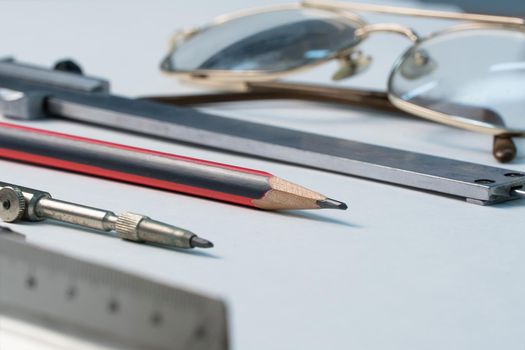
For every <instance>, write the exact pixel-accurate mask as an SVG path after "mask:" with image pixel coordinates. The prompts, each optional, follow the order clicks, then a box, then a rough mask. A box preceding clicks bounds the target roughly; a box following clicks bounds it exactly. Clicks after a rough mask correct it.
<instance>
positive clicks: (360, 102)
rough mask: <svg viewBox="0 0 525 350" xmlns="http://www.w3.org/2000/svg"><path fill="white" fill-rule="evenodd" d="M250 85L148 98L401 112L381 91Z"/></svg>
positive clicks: (172, 101)
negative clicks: (319, 104)
mask: <svg viewBox="0 0 525 350" xmlns="http://www.w3.org/2000/svg"><path fill="white" fill-rule="evenodd" d="M246 85H247V91H244V92H221V93H210V94H198V95H178V96H151V97H146V98H147V99H150V100H155V101H157V102H164V103H170V104H175V105H179V106H185V105H196V104H209V103H222V102H239V101H253V100H304V101H314V102H322V103H340V104H346V105H353V106H359V107H365V108H366V107H369V108H377V109H381V110H387V111H391V112H399V109H397V108H396V107H394V106H393V105H392V104H391V103H390V101H389V100H388V96H387V94H386V93H385V92H381V91H366V90H357V89H348V88H344V89H340V88H333V87H324V86H319V85H307V84H293V83H283V82H251V83H247V84H246Z"/></svg>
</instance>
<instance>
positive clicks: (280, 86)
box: [153, 0, 525, 162]
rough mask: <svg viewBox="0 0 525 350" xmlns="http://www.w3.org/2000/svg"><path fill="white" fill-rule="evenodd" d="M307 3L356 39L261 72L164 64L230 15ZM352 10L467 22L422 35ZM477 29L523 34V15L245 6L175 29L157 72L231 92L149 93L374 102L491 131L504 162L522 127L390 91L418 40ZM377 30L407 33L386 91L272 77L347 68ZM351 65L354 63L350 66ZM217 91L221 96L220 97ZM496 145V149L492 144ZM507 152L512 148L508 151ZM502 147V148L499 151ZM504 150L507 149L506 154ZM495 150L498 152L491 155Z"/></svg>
mask: <svg viewBox="0 0 525 350" xmlns="http://www.w3.org/2000/svg"><path fill="white" fill-rule="evenodd" d="M300 8H313V9H319V10H324V11H328V12H333V13H336V14H339V15H341V16H344V17H345V18H348V19H350V20H352V21H354V22H355V23H356V28H357V29H356V32H355V35H356V40H355V44H354V45H352V46H351V47H349V48H346V49H343V50H340V51H338V52H336V53H334V54H333V55H331V56H329V57H325V58H323V59H319V60H316V61H314V62H311V63H308V64H304V65H302V66H300V67H298V68H293V69H288V70H284V71H279V72H265V71H231V70H191V71H184V70H177V71H174V70H173V68H172V67H171V66H170V57H171V56H172V55H173V54H174V53H175V51H176V50H177V49H178V48H179V46H180V45H181V43H184V42H185V41H187V40H189V39H191V38H192V37H193V36H195V35H197V34H199V33H201V32H203V31H205V30H208V29H210V28H213V27H216V26H219V25H221V24H224V23H226V22H229V21H232V20H234V19H237V18H240V17H245V16H250V15H255V14H261V13H265V12H273V11H278V10H286V9H300ZM356 12H374V13H383V14H389V15H402V16H415V17H426V18H433V19H449V20H460V21H467V22H469V23H464V24H459V25H455V26H451V27H448V28H446V29H444V30H441V31H438V32H435V33H432V34H430V35H427V36H425V37H421V36H419V35H418V34H417V33H416V32H415V31H414V30H412V29H411V28H409V27H406V26H402V25H400V24H392V23H378V24H370V23H368V22H367V21H365V20H364V19H363V18H362V17H361V16H359V15H358V14H357V13H356ZM480 29H505V30H512V31H518V32H522V33H524V34H525V20H524V19H522V18H517V17H506V16H493V15H483V14H472V13H455V12H445V11H433V10H421V9H413V8H404V7H393V6H383V5H373V4H362V3H346V2H341V1H337V0H303V1H301V2H299V3H292V4H284V5H276V6H269V7H264V8H257V9H249V10H243V11H238V12H235V13H232V14H228V15H223V16H220V17H217V18H215V19H214V20H212V21H211V22H210V23H209V24H207V25H205V26H202V27H195V28H191V29H187V30H183V31H179V32H177V33H176V34H175V35H174V36H173V37H172V39H171V41H170V47H169V52H168V54H167V55H166V57H165V58H164V59H163V61H162V62H161V65H160V68H161V71H162V72H163V73H165V74H168V75H170V76H176V77H178V78H179V79H181V80H183V81H186V82H190V83H195V84H199V85H205V86H209V87H215V88H220V89H223V90H227V91H232V92H237V93H230V94H209V95H201V96H194V97H191V96H187V98H184V97H154V98H153V99H156V100H158V101H161V102H168V103H174V104H193V103H210V102H211V103H214V102H225V101H236V100H248V99H259V98H261V99H263V98H270V99H271V98H298V99H308V98H314V100H316V101H323V102H338V103H347V104H354V105H361V106H368V107H376V108H377V107H378V108H382V109H387V110H395V111H404V112H407V113H409V114H412V115H415V116H418V117H422V118H424V119H427V120H431V121H434V122H437V123H441V124H445V125H449V126H453V127H457V128H462V129H467V130H470V131H474V132H480V133H485V134H491V135H494V136H495V140H494V150H493V153H494V156H495V157H496V158H497V159H498V160H499V161H502V162H505V161H509V160H510V159H512V158H513V157H514V155H515V152H516V149H515V146H514V144H513V142H512V139H511V137H514V136H525V130H516V129H511V128H507V127H506V126H505V125H504V122H503V120H502V119H501V118H500V117H499V116H497V115H495V116H494V114H495V113H493V112H491V113H492V114H493V115H492V116H491V118H489V119H490V120H491V122H490V123H488V122H486V121H484V119H485V118H483V117H481V118H480V119H473V118H470V117H462V116H461V115H451V114H447V113H442V112H438V111H435V110H432V109H429V108H426V107H422V106H419V105H416V104H414V103H412V102H409V101H406V100H403V99H401V98H399V97H397V96H395V95H394V94H393V93H391V91H393V90H392V83H393V76H394V73H395V72H396V70H397V68H398V66H399V65H400V64H401V63H402V62H403V60H404V58H405V56H406V55H407V54H409V53H410V52H411V51H412V50H413V49H414V48H417V46H418V45H421V44H422V43H425V42H426V41H427V40H431V39H434V38H436V37H438V36H441V35H446V34H449V33H451V32H458V31H467V30H480ZM379 32H383V33H385V32H387V33H398V34H401V35H403V36H405V37H407V38H408V39H409V40H410V41H411V42H412V46H411V47H410V48H409V49H407V50H406V51H405V53H404V54H403V55H401V57H399V58H397V60H396V61H395V63H394V65H393V67H392V70H391V73H390V76H389V79H388V83H387V90H386V92H379V91H366V90H355V89H349V88H337V87H327V86H317V85H313V84H300V83H287V82H281V81H278V79H279V78H282V77H284V76H287V75H291V74H294V73H297V72H300V71H303V70H307V69H311V68H314V67H316V66H319V65H322V64H324V63H327V62H328V61H333V60H339V61H340V62H341V65H342V68H341V69H344V68H345V67H346V68H347V69H348V66H349V65H351V64H355V62H352V60H351V55H352V54H353V53H355V52H356V51H355V49H356V47H359V44H360V43H361V42H363V41H364V40H365V39H367V38H368V36H369V35H371V34H374V33H379ZM356 69H357V68H356ZM221 96H222V97H221ZM498 147H499V149H497V148H498ZM512 151H513V152H514V153H513V154H510V153H512ZM502 152H503V153H502ZM509 152H510V153H509ZM497 153H498V154H497Z"/></svg>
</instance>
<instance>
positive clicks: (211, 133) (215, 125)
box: [0, 63, 525, 204]
mask: <svg viewBox="0 0 525 350" xmlns="http://www.w3.org/2000/svg"><path fill="white" fill-rule="evenodd" d="M13 64H15V63H13ZM0 87H3V88H8V89H11V90H16V91H19V92H21V93H26V92H32V91H46V94H47V96H48V97H46V99H45V103H44V104H42V109H43V110H44V111H45V112H46V113H47V115H48V116H50V117H60V118H66V119H69V120H76V121H80V122H85V123H90V124H96V125H101V126H107V127H111V128H116V129H120V130H126V131H132V132H137V133H141V134H147V135H151V136H157V137H161V138H165V139H169V140H173V141H178V142H186V143H190V144H195V145H199V146H207V147H211V148H215V149H221V150H226V151H232V152H236V153H241V154H246V155H251V156H256V157H262V158H268V159H274V160H278V161H283V162H288V163H293V164H297V165H300V166H306V167H312V168H318V169H322V170H326V171H332V172H336V173H342V174H347V175H352V176H358V177H362V178H366V179H371V180H377V181H381V182H386V183H391V184H396V185H401V186H407V187H411V188H415V189H420V190H428V191H433V192H439V193H443V194H447V195H452V196H456V197H462V198H465V199H466V200H468V201H469V202H472V203H477V204H492V203H497V202H502V201H507V200H512V199H516V198H518V196H517V195H516V194H514V193H511V190H512V189H514V188H517V187H520V186H523V185H525V176H524V174H522V173H516V172H515V171H512V170H509V169H503V168H497V167H490V166H485V165H480V164H474V163H468V162H463V161H457V160H453V159H446V158H440V157H435V156H430V155H425V154H421V153H415V152H410V151H403V150H397V149H392V148H387V147H381V146H375V145H370V144H366V143H361V142H355V141H350V140H344V139H338V138H334V137H330V136H324V135H317V134H312V133H306V132H301V131H297V130H291V129H285V128H279V127H274V126H269V125H264V124H257V123H251V122H247V121H242V120H236V119H232V118H225V117H219V116H215V115H211V114H207V113H203V112H200V111H198V110H195V109H191V108H182V107H175V106H169V105H163V104H160V103H156V102H152V101H144V100H134V99H129V98H124V97H119V96H115V95H111V94H102V93H91V94H87V93H78V92H75V91H70V90H67V89H65V88H57V87H55V86H46V85H42V84H40V83H36V82H35V83H32V82H26V81H23V82H22V81H20V80H17V79H11V78H10V77H8V76H2V75H0ZM0 107H1V104H0ZM16 117H19V118H20V117H23V118H30V117H31V116H29V115H20V114H19V115H16ZM508 174H515V175H516V176H514V175H508Z"/></svg>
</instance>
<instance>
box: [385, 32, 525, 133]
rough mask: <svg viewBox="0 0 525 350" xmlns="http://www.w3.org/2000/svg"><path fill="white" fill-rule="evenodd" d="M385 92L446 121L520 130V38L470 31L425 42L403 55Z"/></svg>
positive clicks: (523, 73)
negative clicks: (446, 116)
mask: <svg viewBox="0 0 525 350" xmlns="http://www.w3.org/2000/svg"><path fill="white" fill-rule="evenodd" d="M390 92H391V93H392V94H393V95H395V96H396V97H398V98H400V99H402V100H404V101H408V102H410V103H413V104H415V105H418V106H421V107H425V108H427V109H430V110H433V111H438V112H442V113H446V114H450V115H452V117H451V118H457V119H462V120H463V118H472V123H480V122H481V123H484V124H486V126H489V127H490V126H501V125H502V124H504V125H505V126H506V127H508V128H512V129H518V130H525V114H524V110H525V33H524V32H522V31H519V30H512V29H508V30H507V29H502V28H494V29H470V30H459V31H450V32H448V33H446V34H442V35H437V36H435V37H433V38H430V39H427V40H425V41H423V42H422V43H420V44H419V45H417V46H415V47H413V48H411V49H409V50H408V51H407V52H406V53H405V55H404V56H403V58H402V59H401V61H400V63H399V64H398V65H397V67H396V69H395V71H394V72H393V75H392V77H391V81H390ZM463 121H464V120H463Z"/></svg>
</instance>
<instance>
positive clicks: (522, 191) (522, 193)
mask: <svg viewBox="0 0 525 350" xmlns="http://www.w3.org/2000/svg"><path fill="white" fill-rule="evenodd" d="M513 193H514V194H515V195H516V196H518V197H521V198H525V188H523V187H521V188H516V189H514V190H513Z"/></svg>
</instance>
